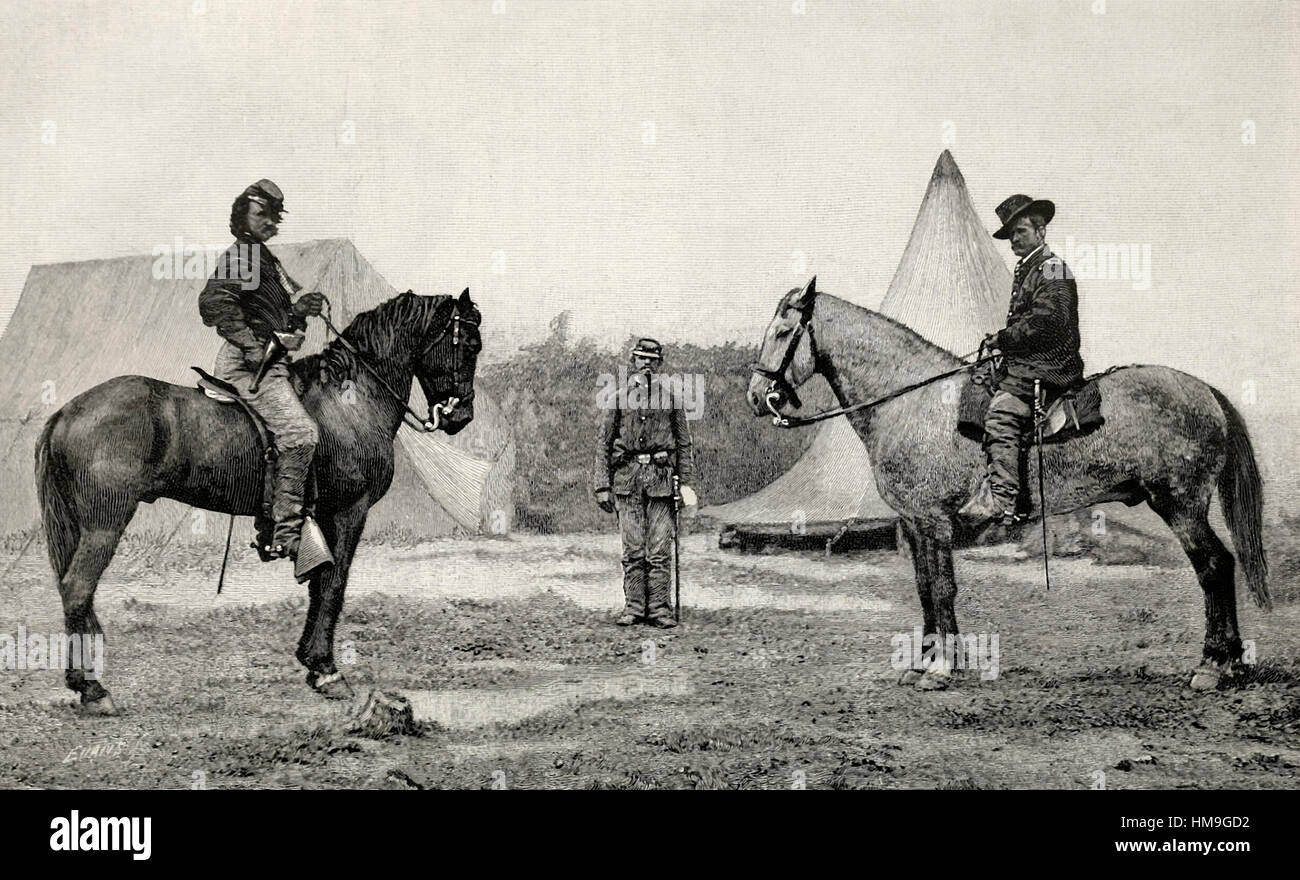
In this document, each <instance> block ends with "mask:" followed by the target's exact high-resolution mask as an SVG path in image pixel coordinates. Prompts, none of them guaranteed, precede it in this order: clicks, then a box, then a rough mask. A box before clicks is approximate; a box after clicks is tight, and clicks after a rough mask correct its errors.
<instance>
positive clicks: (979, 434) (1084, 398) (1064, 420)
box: [957, 371, 1109, 443]
mask: <svg viewBox="0 0 1300 880" xmlns="http://www.w3.org/2000/svg"><path fill="white" fill-rule="evenodd" d="M1107 372H1109V371H1107ZM1104 375H1106V373H1098V374H1097V375H1095V376H1089V377H1087V378H1086V379H1084V380H1083V382H1082V383H1081V384H1079V385H1076V386H1074V387H1073V388H1069V389H1066V390H1065V391H1064V392H1063V393H1061V394H1059V395H1057V397H1056V398H1054V399H1053V400H1049V401H1047V404H1046V409H1047V412H1046V414H1045V420H1044V424H1043V442H1044V443H1064V442H1066V441H1067V440H1074V439H1076V438H1078V437H1082V436H1084V435H1086V434H1091V433H1092V432H1093V431H1095V430H1097V429H1098V428H1100V427H1101V426H1102V424H1104V423H1105V421H1106V420H1105V418H1103V417H1102V414H1101V387H1100V386H1099V385H1098V380H1099V379H1100V378H1101V377H1102V376H1104ZM992 400H993V383H992V382H988V381H984V382H980V381H974V380H972V381H970V382H967V383H966V385H965V387H964V388H962V392H961V400H960V401H959V402H958V405H957V433H958V434H961V436H963V437H965V438H966V439H967V440H974V441H975V442H976V443H983V442H984V415H985V413H987V412H988V408H989V402H990V401H992Z"/></svg>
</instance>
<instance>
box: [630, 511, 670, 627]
mask: <svg viewBox="0 0 1300 880" xmlns="http://www.w3.org/2000/svg"><path fill="white" fill-rule="evenodd" d="M616 497H617V499H618V529H619V533H620V534H621V535H622V538H623V595H624V599H625V600H626V605H625V607H624V609H623V610H624V612H626V613H629V614H634V615H636V616H637V617H647V616H648V617H657V616H662V615H666V614H670V613H671V612H672V606H671V604H670V602H669V594H670V590H669V581H670V580H671V575H672V552H673V499H672V498H671V497H667V498H662V497H657V496H653V495H647V494H645V492H644V491H640V490H638V491H637V492H635V493H633V494H630V495H618V496H616Z"/></svg>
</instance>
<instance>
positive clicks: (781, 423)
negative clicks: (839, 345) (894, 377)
mask: <svg viewBox="0 0 1300 880" xmlns="http://www.w3.org/2000/svg"><path fill="white" fill-rule="evenodd" d="M813 281H816V279H815V278H814V279H813ZM794 308H799V307H797V306H795V307H794ZM812 311H813V310H812V305H811V304H809V305H805V306H804V307H802V308H799V323H798V324H797V325H796V326H795V328H794V329H793V330H792V331H791V333H790V341H789V342H787V343H786V347H785V353H784V354H783V355H782V356H781V363H780V365H779V366H777V367H776V368H775V369H773V368H771V367H765V366H763V365H762V364H761V363H756V364H751V365H750V369H751V370H752V371H753V372H755V373H757V374H758V375H760V376H763V377H764V378H766V379H767V380H768V386H767V394H766V395H764V398H763V400H764V403H766V404H767V411H768V412H770V413H771V414H772V424H773V425H776V426H777V427H778V428H801V427H803V426H804V425H815V424H816V423H817V422H824V421H826V420H828V419H834V418H839V417H840V416H842V415H847V414H848V413H853V412H859V411H860V410H864V409H871V408H872V407H877V406H880V405H881V404H882V403H888V402H889V401H891V400H894V399H895V398H898V397H902V396H903V395H904V394H908V393H910V392H912V391H915V390H917V389H918V388H924V387H925V386H926V385H930V384H931V383H934V382H938V381H939V380H940V379H947V378H948V377H949V376H955V375H957V374H958V373H964V372H965V371H967V370H970V369H974V368H975V367H978V366H980V365H981V364H985V363H988V362H990V361H992V360H994V356H993V355H992V354H989V355H985V354H984V346H983V345H981V346H980V347H979V349H977V350H976V351H973V352H971V353H970V354H965V355H962V356H961V361H962V362H963V363H962V365H961V366H960V367H954V368H953V369H951V370H948V371H946V372H943V373H939V374H938V375H937V376H930V377H929V378H926V379H922V380H921V381H919V382H913V383H912V384H911V385H905V386H903V387H902V388H899V389H896V390H894V391H891V392H889V393H888V394H886V395H885V396H883V397H877V398H876V399H875V400H868V401H866V402H864V403H854V404H851V405H849V406H841V407H837V408H836V409H831V410H826V411H825V412H819V413H816V414H814V415H811V416H793V415H791V416H788V415H784V414H782V412H781V409H780V401H781V400H782V399H784V400H787V401H789V402H790V403H792V404H794V406H795V407H796V408H797V407H801V406H803V402H802V401H801V400H800V399H799V392H798V391H796V390H795V388H794V386H793V385H791V384H790V381H789V380H788V379H786V377H785V373H786V370H788V369H789V368H790V364H792V363H794V357H795V353H796V352H797V351H798V349H799V340H800V338H801V337H802V336H803V335H804V334H805V333H807V334H808V344H809V345H810V346H811V347H812V356H813V360H814V361H818V360H820V359H821V353H820V352H819V351H818V350H817V332H816V329H815V328H814V327H813V324H812ZM972 355H973V356H975V360H973V361H969V362H967V361H966V358H968V357H971V356H972ZM976 381H978V377H977V379H976Z"/></svg>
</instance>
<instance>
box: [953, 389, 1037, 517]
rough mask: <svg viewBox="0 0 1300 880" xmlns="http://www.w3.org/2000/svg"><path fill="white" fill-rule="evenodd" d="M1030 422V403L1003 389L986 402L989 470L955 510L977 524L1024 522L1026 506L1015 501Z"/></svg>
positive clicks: (1019, 492)
mask: <svg viewBox="0 0 1300 880" xmlns="http://www.w3.org/2000/svg"><path fill="white" fill-rule="evenodd" d="M1032 423H1033V408H1032V406H1031V405H1030V404H1029V403H1027V402H1025V401H1023V400H1020V399H1019V398H1016V397H1014V396H1012V395H1010V394H1007V393H1005V392H999V393H998V394H996V395H995V396H994V398H993V402H992V403H990V404H989V412H988V414H987V416H986V417H985V419H984V431H985V439H984V451H985V454H986V456H987V460H988V471H987V474H986V476H985V478H984V480H983V481H982V482H981V483H980V487H979V489H978V490H977V491H976V493H975V494H974V495H973V496H972V497H971V499H970V500H969V501H967V502H966V503H965V504H964V505H962V507H961V509H959V510H958V511H957V514H958V516H960V517H962V518H963V519H965V520H966V521H967V522H969V523H970V524H971V525H974V526H978V525H981V524H983V523H986V522H988V521H989V520H998V521H1000V522H1001V523H1002V524H1003V525H1005V526H1010V525H1015V524H1016V523H1020V522H1024V520H1025V519H1026V517H1025V508H1024V507H1023V505H1022V504H1020V503H1018V502H1019V500H1020V498H1021V495H1022V486H1023V485H1024V483H1025V482H1026V479H1025V474H1026V471H1027V456H1026V449H1025V431H1026V428H1028V427H1029V426H1030V425H1032Z"/></svg>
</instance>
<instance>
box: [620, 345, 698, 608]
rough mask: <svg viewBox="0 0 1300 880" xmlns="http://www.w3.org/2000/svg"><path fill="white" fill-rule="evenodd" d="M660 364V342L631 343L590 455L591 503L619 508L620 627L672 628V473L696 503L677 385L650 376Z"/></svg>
mask: <svg viewBox="0 0 1300 880" xmlns="http://www.w3.org/2000/svg"><path fill="white" fill-rule="evenodd" d="M662 363H663V346H661V345H660V344H659V343H658V342H656V341H655V340H653V339H641V340H640V341H638V342H637V345H636V348H635V349H634V350H633V351H632V368H633V371H632V373H631V374H630V375H629V376H628V379H627V382H626V384H625V385H623V386H622V387H620V388H618V389H617V391H618V393H617V394H616V395H615V396H614V400H613V402H612V405H610V406H608V408H607V409H606V411H605V413H604V418H603V420H602V425H601V432H600V447H599V449H598V450H597V453H596V457H597V461H596V487H595V488H596V503H597V504H599V505H600V508H601V510H604V511H605V512H606V513H613V512H614V511H615V509H617V511H618V525H619V533H620V534H621V535H622V538H623V594H624V597H625V604H624V606H623V613H622V614H621V615H619V618H618V621H617V622H618V625H619V626H631V625H632V624H634V623H643V622H644V623H649V624H650V625H651V626H657V627H660V628H662V629H669V628H671V627H674V626H676V625H677V622H676V621H675V620H674V619H673V607H672V605H671V604H670V602H669V582H670V580H671V570H670V569H671V566H670V562H671V558H672V548H673V528H674V522H673V520H674V517H673V513H674V498H673V476H674V473H675V474H676V476H677V477H678V478H679V479H680V485H681V500H682V502H683V503H684V504H686V505H687V506H694V505H695V504H696V503H697V499H696V497H695V492H694V491H693V490H692V489H691V486H690V484H691V483H694V482H695V458H694V453H693V452H692V450H691V432H690V428H689V427H688V425H687V422H686V411H685V409H683V406H682V403H683V402H682V400H681V395H680V391H681V389H680V388H674V386H673V385H672V384H671V383H665V382H663V381H661V380H660V379H659V377H657V376H656V375H655V374H656V373H657V372H658V369H659V367H660V365H661V364H662ZM611 490H612V496H611ZM615 498H617V502H616V501H615Z"/></svg>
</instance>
